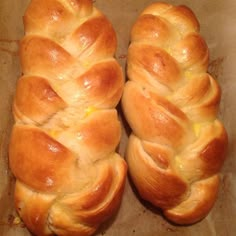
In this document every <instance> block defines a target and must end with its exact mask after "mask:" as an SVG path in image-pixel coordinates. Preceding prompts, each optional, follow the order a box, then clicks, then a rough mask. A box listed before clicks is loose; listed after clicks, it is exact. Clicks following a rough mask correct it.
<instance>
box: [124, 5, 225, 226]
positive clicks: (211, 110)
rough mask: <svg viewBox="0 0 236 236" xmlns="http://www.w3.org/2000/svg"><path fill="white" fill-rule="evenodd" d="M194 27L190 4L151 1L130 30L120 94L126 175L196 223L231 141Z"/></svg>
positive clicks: (177, 217) (183, 219)
mask: <svg viewBox="0 0 236 236" xmlns="http://www.w3.org/2000/svg"><path fill="white" fill-rule="evenodd" d="M199 30H200V27H199V22H198V20H197V18H196V16H195V15H194V13H193V12H192V10H190V9H189V8H188V7H186V6H173V5H170V4H167V3H153V4H151V5H149V6H148V7H147V8H146V9H145V10H144V11H143V12H142V13H141V15H140V16H139V17H138V19H137V21H136V23H135V24H134V26H133V28H132V31H131V42H130V46H129V49H128V59H127V74H128V78H129V81H128V82H127V83H126V85H125V89H124V94H123V97H122V107H123V111H124V114H125V117H126V119H127V121H128V124H129V125H130V127H131V129H132V133H131V135H130V137H129V141H128V146H127V152H126V158H127V162H128V166H129V173H130V176H131V179H132V180H133V182H134V184H135V186H136V187H137V189H138V192H139V194H140V195H141V197H142V198H143V199H145V200H147V201H149V202H151V203H152V204H154V205H155V206H157V207H159V208H161V209H162V210H163V213H164V215H165V216H166V217H167V218H168V219H169V220H170V221H172V222H174V223H177V224H192V223H195V222H197V221H199V220H201V219H203V218H204V217H205V216H206V215H207V214H208V213H209V211H210V209H211V208H212V207H213V205H214V202H215V200H216V198H217V193H218V189H219V183H220V177H219V171H220V169H221V167H222V165H223V162H224V160H225V156H226V149H227V142H228V140H227V133H226V130H225V128H224V126H223V125H222V123H221V122H220V121H219V120H218V119H217V112H218V107H219V102H220V98H221V91H220V87H219V85H218V83H217V82H216V80H215V79H214V78H212V76H211V75H210V74H208V73H207V69H208V63H209V50H208V47H207V45H206V42H205V40H204V39H203V38H202V36H201V35H200V33H199Z"/></svg>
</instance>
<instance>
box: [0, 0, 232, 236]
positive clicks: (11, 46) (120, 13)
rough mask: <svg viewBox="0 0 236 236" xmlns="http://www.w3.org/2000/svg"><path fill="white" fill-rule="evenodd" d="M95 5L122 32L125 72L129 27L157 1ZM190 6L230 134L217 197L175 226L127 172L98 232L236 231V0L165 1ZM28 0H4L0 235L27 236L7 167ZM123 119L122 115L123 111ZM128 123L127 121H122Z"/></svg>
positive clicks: (101, 0) (0, 10) (207, 235)
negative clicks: (192, 220)
mask: <svg viewBox="0 0 236 236" xmlns="http://www.w3.org/2000/svg"><path fill="white" fill-rule="evenodd" d="M94 2H95V3H94V4H95V5H96V6H97V7H98V8H99V9H100V10H101V11H102V12H103V13H104V14H105V15H106V16H107V17H108V18H109V19H110V21H111V22H112V24H113V26H114V28H115V30H116V33H117V37H118V48H117V52H116V57H117V59H118V61H119V63H120V64H121V66H122V68H123V70H124V72H125V65H126V54H127V48H128V45H129V33H130V29H131V27H132V25H133V23H134V22H135V20H136V19H137V16H138V15H139V14H140V12H141V11H142V10H143V9H144V7H146V6H147V5H148V4H150V3H152V2H154V1H142V0H135V1H134V0H133V1H132V0H122V1H121V0H97V1H94ZM163 2H168V3H172V4H175V5H182V4H185V5H187V6H189V7H190V8H191V9H192V10H193V11H194V12H195V14H196V16H197V17H198V20H199V22H200V24H201V34H202V35H203V37H204V38H205V40H206V42H207V44H208V46H209V49H210V67H209V71H210V73H211V74H212V75H213V76H214V77H215V78H216V79H217V81H218V82H219V84H220V86H221V89H222V100H221V104H220V114H219V116H220V119H221V120H222V121H223V123H224V124H225V127H226V129H227V131H228V135H229V140H230V142H229V148H228V155H227V156H228V157H227V160H226V162H225V164H224V167H223V169H222V172H221V178H222V181H221V186H220V192H219V195H218V199H217V201H216V203H215V205H214V207H213V209H212V210H211V212H210V213H209V215H208V216H207V217H206V218H205V219H204V220H202V221H201V222H199V223H197V224H194V225H191V226H176V225H173V224H171V223H169V222H168V221H166V220H165V219H164V218H163V216H162V214H161V212H160V211H159V210H158V209H155V208H153V207H152V206H151V205H149V204H147V203H146V202H143V201H142V200H141V199H139V197H138V195H137V194H136V192H135V189H134V188H133V186H132V184H131V183H130V181H129V179H128V178H127V182H126V187H125V193H124V196H123V200H122V204H121V207H120V209H119V211H118V213H117V214H116V215H115V216H114V217H113V218H112V219H110V220H109V221H108V222H107V223H106V224H104V225H103V226H102V227H101V229H100V230H99V231H98V233H97V236H102V235H103V236H104V235H105V236H121V235H124V236H155V235H158V236H169V235H171V236H178V235H181V236H195V235H202V236H211V235H217V236H218V235H219V236H221V235H222V236H231V235H232V236H233V235H236V204H235V202H236V174H235V173H236V158H235V151H236V145H235V144H236V139H235V135H236V125H235V124H236V122H235V121H236V99H235V98H234V95H235V93H236V79H235V75H236V66H235V65H234V64H235V61H236V46H235V39H236V27H234V26H235V25H236V14H235V11H236V1H234V0H226V1H220V0H208V1H207V0H205V1H204V0H201V1H190V0H186V1H184V0H182V1H180V0H179V1H178V0H176V1H171V0H170V1H163ZM28 3H29V0H1V1H0V115H1V118H0V148H1V149H0V155H1V156H0V235H3V236H13V235H14V236H16V235H17V236H29V235H30V233H29V232H28V231H27V229H26V228H25V227H24V225H23V224H22V223H19V222H17V221H16V218H15V216H16V213H15V211H14V207H13V189H14V178H13V176H12V174H11V172H10V171H9V168H8V160H7V158H8V151H7V149H8V148H7V147H8V142H9V135H10V132H11V128H12V124H13V118H12V113H11V104H12V98H13V95H14V92H15V87H16V81H17V79H18V78H19V76H20V74H21V72H20V65H19V58H18V42H19V40H20V38H21V37H22V36H23V22H22V16H23V13H24V11H25V9H26V6H27V4H28ZM120 119H121V121H123V117H122V115H121V116H120ZM123 124H124V126H125V122H123ZM124 126H123V135H122V140H121V143H120V146H119V152H120V153H121V155H123V156H124V152H125V146H126V142H127V133H126V129H125V128H124Z"/></svg>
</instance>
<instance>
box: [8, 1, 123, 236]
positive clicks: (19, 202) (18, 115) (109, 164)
mask: <svg viewBox="0 0 236 236" xmlns="http://www.w3.org/2000/svg"><path fill="white" fill-rule="evenodd" d="M24 25H25V36H24V38H23V39H22V40H21V43H20V60H21V66H22V72H23V75H22V77H21V78H20V79H19V80H18V84H17V89H16V94H15V99H14V104H13V113H14V117H15V120H16V122H15V124H14V127H13V131H12V135H11V140H10V147H9V161H10V167H11V170H12V172H13V174H14V175H15V177H16V187H15V206H16V210H17V211H18V213H19V215H20V217H21V218H22V219H23V221H24V223H25V224H26V226H27V227H28V229H29V230H30V231H31V232H33V233H34V234H36V235H40V236H42V235H76V236H85V235H91V234H93V233H94V232H95V231H96V230H97V228H98V227H99V225H100V224H101V223H103V222H104V221H105V220H107V219H108V218H109V217H111V216H112V215H113V214H114V213H115V212H116V211H117V209H118V207H119V205H120V202H121V199H122V194H123V189H124V184H125V178H126V169H127V167H126V163H125V161H124V160H123V158H121V157H120V156H119V154H118V153H116V151H115V150H116V147H117V145H118V143H119V141H120V135H121V127H120V122H119V119H118V116H117V111H116V110H115V107H116V105H117V104H118V102H119V100H120V97H121V94H122V92H123V86H124V78H123V73H122V69H121V67H120V66H119V64H118V62H117V61H116V60H115V58H114V57H113V56H114V53H115V50H116V46H117V39H116V35H115V32H114V29H113V27H112V25H111V23H110V22H109V21H108V20H107V18H106V17H105V16H104V15H103V14H102V13H101V12H100V11H99V10H97V9H96V8H95V7H94V6H93V4H92V1H91V0H32V1H31V3H30V4H29V6H28V8H27V10H26V12H25V15H24Z"/></svg>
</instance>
